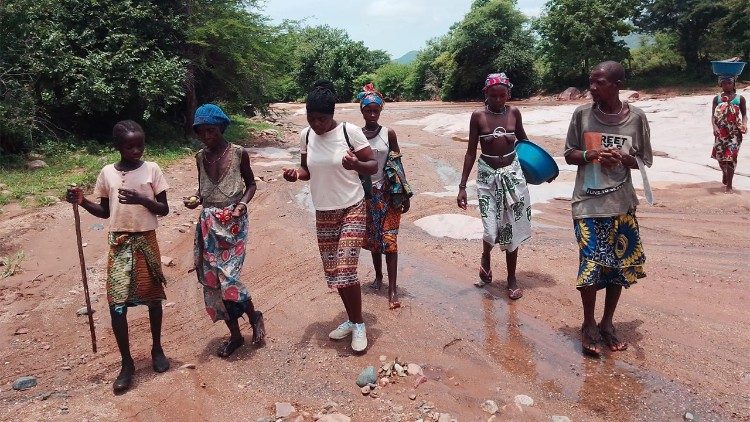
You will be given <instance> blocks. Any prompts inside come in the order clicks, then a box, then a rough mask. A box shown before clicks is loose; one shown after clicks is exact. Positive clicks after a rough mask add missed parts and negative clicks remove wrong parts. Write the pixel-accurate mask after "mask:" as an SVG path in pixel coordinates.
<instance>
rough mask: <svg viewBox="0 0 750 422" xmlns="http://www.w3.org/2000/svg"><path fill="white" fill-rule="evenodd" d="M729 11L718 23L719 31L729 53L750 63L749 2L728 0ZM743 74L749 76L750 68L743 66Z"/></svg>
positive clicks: (745, 0)
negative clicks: (733, 53) (737, 55)
mask: <svg viewBox="0 0 750 422" xmlns="http://www.w3.org/2000/svg"><path fill="white" fill-rule="evenodd" d="M726 5H727V8H728V9H729V11H728V12H727V13H726V15H725V16H724V17H723V18H721V20H720V21H719V24H720V27H721V30H720V33H721V35H723V36H724V37H725V38H726V40H727V43H728V44H729V49H730V51H733V52H736V53H735V54H739V55H741V56H742V58H743V59H744V61H745V62H750V2H749V1H747V0H728V1H727V3H726ZM745 74H746V75H747V74H750V67H748V66H745Z"/></svg>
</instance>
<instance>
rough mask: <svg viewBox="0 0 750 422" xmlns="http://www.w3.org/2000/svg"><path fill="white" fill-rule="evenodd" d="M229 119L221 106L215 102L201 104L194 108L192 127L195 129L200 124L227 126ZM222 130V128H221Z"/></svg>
mask: <svg viewBox="0 0 750 422" xmlns="http://www.w3.org/2000/svg"><path fill="white" fill-rule="evenodd" d="M229 123H230V120H229V117H227V115H226V114H224V111H223V110H222V109H221V107H219V106H217V105H216V104H203V105H202V106H200V107H198V109H197V110H195V118H194V119H193V129H196V128H197V127H198V126H201V125H214V126H222V127H223V128H226V127H227V126H229ZM222 132H223V130H222Z"/></svg>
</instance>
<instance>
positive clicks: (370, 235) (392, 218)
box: [363, 186, 401, 254]
mask: <svg viewBox="0 0 750 422" xmlns="http://www.w3.org/2000/svg"><path fill="white" fill-rule="evenodd" d="M365 210H366V212H367V224H366V226H367V236H366V237H365V243H364V246H363V248H365V249H367V250H368V251H370V252H375V253H388V254H390V253H396V252H398V245H397V243H396V238H397V237H398V228H399V225H401V210H400V209H399V208H396V207H395V206H394V205H393V201H392V199H391V194H390V192H389V191H388V189H387V188H382V187H381V188H376V187H374V186H373V188H372V198H370V199H366V200H365Z"/></svg>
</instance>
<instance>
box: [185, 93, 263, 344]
mask: <svg viewBox="0 0 750 422" xmlns="http://www.w3.org/2000/svg"><path fill="white" fill-rule="evenodd" d="M229 123H230V121H229V117H227V115H226V114H224V112H223V111H222V110H221V108H219V107H218V106H216V105H214V104H204V105H202V106H200V107H198V109H197V110H196V111H195V119H194V121H193V130H194V131H195V133H196V134H197V135H198V138H199V139H200V140H201V142H203V144H204V145H205V146H206V147H205V148H203V149H202V150H200V151H198V153H197V154H196V155H195V158H196V165H197V167H198V192H197V193H196V195H194V196H191V197H190V198H185V200H184V201H185V206H186V207H188V208H190V209H194V208H196V207H198V205H203V210H202V211H201V215H200V217H199V219H198V224H197V226H196V229H195V250H194V260H195V272H196V274H197V275H198V282H199V283H200V284H201V285H203V299H204V301H205V303H206V312H207V313H208V315H209V316H210V317H211V319H212V320H213V321H214V322H216V321H219V320H223V321H224V322H225V323H226V324H227V327H228V328H229V332H230V333H231V337H230V338H229V339H228V340H227V341H225V342H223V343H222V344H221V346H220V347H219V349H218V350H217V352H216V353H217V354H218V355H219V356H221V357H229V355H231V354H232V353H233V352H234V351H235V350H236V349H237V348H238V347H240V346H242V344H243V343H244V342H245V340H244V338H243V337H242V333H240V326H239V323H238V319H239V318H240V317H241V316H242V315H243V314H247V316H248V318H250V325H251V326H252V328H253V339H252V343H253V344H254V345H259V344H261V343H262V342H263V339H264V337H265V329H264V326H263V314H262V313H261V312H260V311H256V310H255V307H254V306H253V301H252V299H251V297H250V292H249V291H248V289H247V287H245V285H244V284H242V282H241V281H240V271H241V270H242V264H243V263H244V261H245V243H246V242H247V235H248V227H247V226H248V222H247V204H248V202H250V200H251V199H252V198H253V196H254V195H255V189H256V186H255V176H254V175H253V170H252V169H251V168H250V157H249V156H248V154H247V151H245V149H244V148H243V147H241V146H239V145H234V144H230V143H229V142H227V141H226V140H225V139H224V131H225V130H226V128H227V126H229Z"/></svg>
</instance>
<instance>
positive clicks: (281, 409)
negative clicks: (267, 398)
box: [276, 402, 295, 418]
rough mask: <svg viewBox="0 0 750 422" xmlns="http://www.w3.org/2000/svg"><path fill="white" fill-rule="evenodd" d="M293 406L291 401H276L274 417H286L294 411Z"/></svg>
mask: <svg viewBox="0 0 750 422" xmlns="http://www.w3.org/2000/svg"><path fill="white" fill-rule="evenodd" d="M294 410H295V409H294V406H292V404H291V403H279V402H276V417H277V418H286V417H288V416H289V415H291V414H292V413H294Z"/></svg>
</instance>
